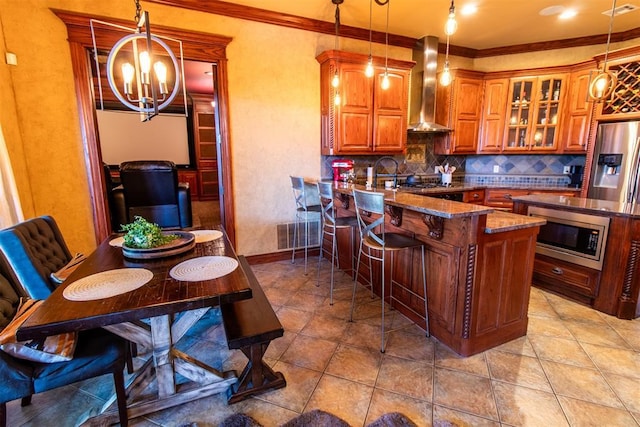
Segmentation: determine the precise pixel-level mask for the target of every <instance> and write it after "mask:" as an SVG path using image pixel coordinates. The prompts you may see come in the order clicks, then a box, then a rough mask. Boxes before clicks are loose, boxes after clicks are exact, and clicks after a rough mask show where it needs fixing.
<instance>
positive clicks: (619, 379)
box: [8, 261, 640, 427]
mask: <svg viewBox="0 0 640 427" xmlns="http://www.w3.org/2000/svg"><path fill="white" fill-rule="evenodd" d="M312 266H313V267H314V268H310V269H309V272H310V273H309V275H308V276H304V275H303V268H302V262H301V261H298V262H297V264H296V265H292V264H291V263H290V262H288V261H282V262H274V263H270V264H262V265H255V266H253V269H254V271H255V273H256V275H257V277H258V279H259V280H260V282H261V283H262V286H263V287H264V289H265V292H266V294H267V296H268V298H269V299H270V301H271V302H272V305H273V306H274V308H275V310H276V312H277V313H278V316H279V318H280V320H281V322H282V324H283V326H284V328H285V335H284V337H282V338H280V339H278V340H276V341H274V342H273V344H272V345H271V347H270V348H269V350H268V352H267V360H268V362H269V363H270V365H271V366H272V367H273V368H274V369H275V370H276V371H281V372H282V373H283V374H284V375H285V377H286V379H287V387H286V388H283V389H280V390H275V391H271V392H268V393H265V394H262V395H260V396H258V397H254V398H251V399H249V400H246V401H244V402H241V403H238V404H235V405H227V404H226V400H225V397H224V396H220V395H218V396H214V397H210V398H205V399H200V400H198V401H195V402H191V403H188V404H185V405H182V406H180V407H177V408H172V409H167V410H164V411H161V412H157V413H154V414H151V415H149V416H147V417H144V418H138V419H134V420H131V422H130V424H131V425H134V426H158V425H162V426H182V425H185V424H188V423H197V424H198V425H199V426H215V425H217V424H219V422H220V421H221V420H223V419H224V418H226V417H227V416H229V415H230V414H232V413H235V412H243V413H246V414H249V415H251V416H252V417H254V418H255V419H256V420H257V421H259V422H260V423H261V424H263V425H264V426H277V425H279V424H281V423H283V422H286V421H288V420H290V419H291V418H294V417H295V416H297V415H298V414H300V413H302V412H306V411H310V410H312V409H316V408H319V409H323V410H325V411H328V412H332V413H334V414H336V415H338V416H340V417H341V418H343V419H344V420H346V421H347V422H348V423H349V424H351V425H352V426H364V425H367V424H368V423H370V422H372V421H373V420H375V419H376V418H377V417H379V416H380V415H382V414H384V413H386V412H391V411H399V412H402V413H404V414H405V415H406V416H408V417H409V418H411V419H412V420H413V421H414V422H415V423H416V424H417V425H419V426H544V427H551V426H625V427H626V426H639V425H640V319H637V320H634V321H624V320H620V319H616V318H615V317H611V316H608V315H605V314H602V313H599V312H596V311H593V310H591V309H589V308H587V307H584V306H582V305H579V304H576V303H573V302H570V301H567V300H565V299H563V298H561V297H559V296H556V295H554V294H550V293H547V292H543V291H541V290H539V289H536V288H534V289H532V293H531V304H530V307H529V331H528V334H527V336H526V337H522V338H520V339H517V340H515V341H512V342H509V343H507V344H504V345H502V346H500V347H497V348H494V349H491V350H489V351H486V352H484V353H482V354H478V355H475V356H472V357H467V358H462V357H459V356H457V355H456V354H455V353H453V352H451V351H450V350H449V349H447V347H445V346H444V345H442V344H440V343H439V342H438V341H437V340H436V339H435V338H425V336H424V332H423V331H422V330H420V329H419V328H418V327H416V326H415V325H413V324H412V323H411V322H409V321H408V320H407V319H406V318H404V317H403V316H402V315H400V314H398V313H397V312H395V311H388V312H387V315H386V318H387V319H386V321H387V322H388V324H387V326H388V331H389V334H388V343H387V349H386V352H385V353H384V354H382V353H380V351H379V339H380V335H379V334H380V328H379V326H380V313H379V311H380V305H379V304H380V301H379V299H373V300H372V299H371V298H370V294H369V293H368V292H366V291H365V290H364V289H359V291H358V297H357V309H356V315H355V316H356V319H355V322H354V323H349V322H348V321H347V319H348V315H349V307H350V297H351V282H350V280H349V278H348V277H347V276H346V275H344V274H342V273H338V275H337V277H338V278H337V280H336V286H335V291H334V299H335V303H334V305H333V306H330V305H329V299H328V297H329V285H328V283H329V282H328V277H329V274H328V273H329V264H328V263H327V262H326V261H325V262H323V264H322V268H321V274H320V278H321V283H320V286H319V287H316V275H315V265H314V264H312ZM179 345H180V347H182V348H184V349H186V348H189V351H190V352H191V353H193V354H194V355H196V356H197V357H198V358H200V359H202V360H204V361H206V362H207V363H209V364H211V365H212V366H215V367H217V368H219V369H225V370H227V369H236V370H238V369H241V367H242V366H243V365H244V363H245V360H246V359H245V358H244V356H243V355H242V354H241V353H240V352H237V351H229V350H228V349H227V347H226V344H225V338H224V330H223V328H222V326H221V324H220V318H219V313H218V312H217V310H212V311H211V312H210V314H209V315H208V316H207V318H206V319H203V320H202V321H201V322H199V324H198V325H196V327H195V328H194V329H193V330H192V331H190V334H189V335H187V336H186V337H184V338H183V339H182V340H181V342H180V343H179ZM111 389H112V385H111V379H110V377H101V378H98V379H94V380H91V381H86V382H84V383H80V384H77V385H74V386H68V387H64V388H61V389H58V390H56V391H53V392H48V393H42V394H39V395H36V396H34V399H33V404H32V405H31V406H29V407H27V408H21V407H20V405H19V402H17V401H14V402H11V403H10V404H9V405H8V413H9V414H8V415H9V425H15V426H19V425H34V426H40V425H56V426H67V425H69V426H70V425H74V423H75V421H76V420H77V418H78V416H79V415H80V414H82V413H83V412H84V411H86V410H87V408H91V407H96V408H98V407H100V405H101V403H102V402H103V399H105V398H106V396H108V395H109V394H110V393H111Z"/></svg>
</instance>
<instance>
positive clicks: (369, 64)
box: [364, 0, 373, 78]
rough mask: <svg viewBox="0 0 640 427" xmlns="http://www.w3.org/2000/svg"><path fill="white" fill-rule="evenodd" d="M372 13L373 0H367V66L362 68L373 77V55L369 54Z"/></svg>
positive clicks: (368, 75) (367, 74)
mask: <svg viewBox="0 0 640 427" xmlns="http://www.w3.org/2000/svg"><path fill="white" fill-rule="evenodd" d="M372 15H373V0H369V60H368V61H367V68H365V70H364V74H365V75H366V76H367V77H369V78H371V77H373V56H371V33H372V30H371V18H372Z"/></svg>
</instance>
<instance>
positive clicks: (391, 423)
mask: <svg viewBox="0 0 640 427" xmlns="http://www.w3.org/2000/svg"><path fill="white" fill-rule="evenodd" d="M308 426H317V427H351V426H350V425H349V424H348V423H347V422H345V421H344V420H343V419H341V418H339V417H336V416H335V415H333V414H330V413H328V412H324V411H320V410H318V409H316V410H313V411H310V412H305V413H304V414H301V415H298V416H297V417H295V418H293V419H291V420H289V421H287V422H286V423H284V424H282V425H281V426H280V427H308ZM220 427H263V426H262V424H260V423H259V422H257V421H256V420H254V419H253V418H251V417H250V416H248V415H245V414H233V415H231V416H229V417H228V418H226V419H225V420H224V421H222V423H221V424H220ZM367 427H417V425H416V424H415V423H414V422H413V421H411V420H410V419H409V418H407V417H406V416H404V415H402V414H401V413H399V412H390V413H388V414H384V415H382V416H381V417H380V418H378V419H377V420H375V421H374V422H372V423H371V424H368V425H367Z"/></svg>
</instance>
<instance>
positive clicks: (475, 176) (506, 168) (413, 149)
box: [322, 133, 585, 187]
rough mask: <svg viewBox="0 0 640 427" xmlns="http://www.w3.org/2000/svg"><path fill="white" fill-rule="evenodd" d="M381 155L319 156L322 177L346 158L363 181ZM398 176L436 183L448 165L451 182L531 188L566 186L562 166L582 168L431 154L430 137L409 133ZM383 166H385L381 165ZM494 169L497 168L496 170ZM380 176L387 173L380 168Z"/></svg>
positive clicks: (577, 158) (543, 157) (544, 158)
mask: <svg viewBox="0 0 640 427" xmlns="http://www.w3.org/2000/svg"><path fill="white" fill-rule="evenodd" d="M380 157H381V156H351V157H349V156H322V160H323V161H322V178H323V179H331V178H332V177H333V170H332V169H331V162H332V161H333V160H335V159H342V158H349V159H352V160H353V161H354V168H355V173H356V179H357V180H362V181H364V180H365V179H366V175H367V167H368V166H373V165H374V164H375V162H376V160H378V159H379V158H380ZM393 158H394V159H395V160H396V161H397V162H398V175H399V176H400V177H402V176H407V175H411V174H416V175H421V176H423V178H425V179H427V180H431V179H434V180H437V179H439V178H440V174H438V173H436V172H435V167H436V166H439V165H444V164H446V163H448V164H449V165H450V166H455V167H456V171H455V173H454V181H456V182H465V183H469V184H478V185H505V186H531V187H566V185H567V184H568V183H569V177H568V176H567V175H565V174H564V173H563V169H564V167H565V166H573V165H581V166H584V163H585V156H584V155H557V154H510V155H504V154H499V155H472V156H459V155H458V156H443V155H437V154H435V153H434V149H433V135H431V134H413V133H409V137H408V140H407V153H406V155H396V156H393ZM385 165H386V163H385ZM496 166H497V168H496ZM381 169H382V170H381V171H379V172H380V173H390V172H391V171H388V170H386V169H385V168H384V166H383V167H381ZM494 170H497V172H494Z"/></svg>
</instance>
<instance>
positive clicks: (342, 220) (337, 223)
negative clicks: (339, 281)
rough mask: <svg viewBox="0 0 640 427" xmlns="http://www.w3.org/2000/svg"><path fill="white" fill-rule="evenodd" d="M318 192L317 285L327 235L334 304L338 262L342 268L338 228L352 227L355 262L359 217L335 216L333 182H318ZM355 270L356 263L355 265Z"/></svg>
mask: <svg viewBox="0 0 640 427" xmlns="http://www.w3.org/2000/svg"><path fill="white" fill-rule="evenodd" d="M318 194H319V195H320V205H321V207H322V238H321V239H320V255H319V256H318V282H317V284H316V286H320V262H321V261H322V256H323V255H324V254H325V253H328V252H329V251H328V250H327V249H325V248H324V245H323V242H324V238H325V236H328V237H329V238H330V239H331V290H330V294H329V295H330V296H329V304H330V305H333V272H334V267H335V264H336V260H337V263H338V268H340V258H339V257H338V245H337V242H336V233H337V231H338V230H343V229H345V228H349V229H350V233H351V234H350V239H351V240H350V249H349V254H350V256H351V263H352V264H353V238H354V235H353V230H354V228H355V227H356V226H357V225H358V218H357V217H356V216H355V215H350V216H341V217H337V218H336V216H335V207H334V205H333V183H331V182H318ZM354 271H355V265H354Z"/></svg>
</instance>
